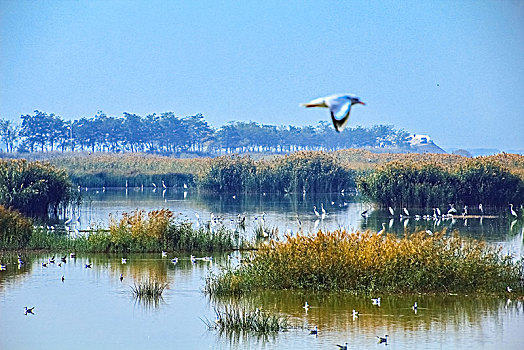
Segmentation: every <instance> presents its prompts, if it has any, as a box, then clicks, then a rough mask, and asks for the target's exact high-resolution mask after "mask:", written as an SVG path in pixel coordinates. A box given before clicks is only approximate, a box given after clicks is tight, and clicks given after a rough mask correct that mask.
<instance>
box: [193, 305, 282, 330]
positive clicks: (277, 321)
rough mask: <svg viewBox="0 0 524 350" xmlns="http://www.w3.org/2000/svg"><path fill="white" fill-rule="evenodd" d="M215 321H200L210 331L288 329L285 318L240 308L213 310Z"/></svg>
mask: <svg viewBox="0 0 524 350" xmlns="http://www.w3.org/2000/svg"><path fill="white" fill-rule="evenodd" d="M215 313H216V320H215V321H210V320H208V319H205V320H204V319H203V320H202V321H203V322H204V323H205V324H206V325H207V326H208V327H209V328H210V329H218V330H219V331H222V332H224V331H225V332H239V331H242V332H245V331H249V332H255V333H272V332H280V331H285V330H287V329H288V328H289V321H288V319H287V318H286V317H284V316H281V315H279V314H275V313H269V312H262V311H260V310H258V309H257V310H254V311H253V310H248V309H245V308H242V307H235V306H224V307H222V308H220V309H215Z"/></svg>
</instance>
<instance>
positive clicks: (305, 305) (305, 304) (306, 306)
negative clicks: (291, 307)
mask: <svg viewBox="0 0 524 350" xmlns="http://www.w3.org/2000/svg"><path fill="white" fill-rule="evenodd" d="M302 308H303V309H304V310H306V312H307V311H308V310H309V304H308V303H307V301H306V302H305V303H304V306H302Z"/></svg>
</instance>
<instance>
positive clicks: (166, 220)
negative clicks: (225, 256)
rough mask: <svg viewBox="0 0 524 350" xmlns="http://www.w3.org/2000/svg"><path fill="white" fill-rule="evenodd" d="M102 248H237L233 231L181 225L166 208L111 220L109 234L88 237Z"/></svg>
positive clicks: (138, 249)
mask: <svg viewBox="0 0 524 350" xmlns="http://www.w3.org/2000/svg"><path fill="white" fill-rule="evenodd" d="M89 239H90V240H93V241H99V242H100V243H99V244H98V245H102V246H103V245H105V246H106V248H105V251H134V252H137V251H160V250H169V251H208V252H213V251H226V250H231V249H234V248H238V247H239V246H238V244H239V243H238V242H237V240H236V238H235V232H234V231H231V230H228V229H226V228H225V227H223V226H220V227H218V228H214V229H212V228H211V227H210V226H201V227H199V228H194V227H193V224H192V223H189V222H180V221H178V220H177V218H176V217H175V215H174V214H173V212H171V211H170V210H167V209H161V210H154V211H151V212H148V213H146V212H145V211H143V210H136V211H133V212H131V213H123V214H122V217H121V219H120V220H116V219H111V222H110V225H109V232H108V233H107V234H103V233H101V234H99V235H98V236H93V237H91V236H90V237H89Z"/></svg>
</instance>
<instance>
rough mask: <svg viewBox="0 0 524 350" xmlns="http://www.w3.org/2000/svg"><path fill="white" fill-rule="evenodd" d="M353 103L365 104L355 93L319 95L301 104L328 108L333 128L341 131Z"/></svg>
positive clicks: (308, 106)
mask: <svg viewBox="0 0 524 350" xmlns="http://www.w3.org/2000/svg"><path fill="white" fill-rule="evenodd" d="M355 104H361V105H365V103H364V102H362V101H360V98H358V97H357V96H355V95H351V94H346V95H331V96H327V97H320V98H317V99H314V100H312V101H309V102H307V103H304V104H302V106H304V107H307V108H310V107H324V108H329V112H330V113H331V120H332V121H333V126H334V127H335V130H336V131H338V132H341V131H342V130H344V128H345V127H346V124H347V122H348V120H349V113H350V112H351V106H353V105H355Z"/></svg>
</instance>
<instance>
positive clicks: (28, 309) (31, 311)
mask: <svg viewBox="0 0 524 350" xmlns="http://www.w3.org/2000/svg"><path fill="white" fill-rule="evenodd" d="M34 309H35V307H34V306H33V307H31V308H28V307H27V306H25V307H24V313H25V314H26V315H27V314H32V315H34V314H35V313H34V312H33V310H34Z"/></svg>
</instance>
